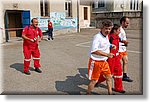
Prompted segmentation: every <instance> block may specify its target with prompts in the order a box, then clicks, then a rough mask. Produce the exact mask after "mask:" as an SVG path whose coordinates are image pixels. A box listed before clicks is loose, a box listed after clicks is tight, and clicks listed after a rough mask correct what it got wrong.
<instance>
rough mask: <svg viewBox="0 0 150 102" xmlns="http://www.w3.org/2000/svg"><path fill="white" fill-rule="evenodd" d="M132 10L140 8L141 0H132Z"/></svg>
mask: <svg viewBox="0 0 150 102" xmlns="http://www.w3.org/2000/svg"><path fill="white" fill-rule="evenodd" d="M130 10H139V1H138V0H131V1H130Z"/></svg>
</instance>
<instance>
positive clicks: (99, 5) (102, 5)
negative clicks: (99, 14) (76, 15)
mask: <svg viewBox="0 0 150 102" xmlns="http://www.w3.org/2000/svg"><path fill="white" fill-rule="evenodd" d="M100 7H105V1H104V0H99V1H98V8H100Z"/></svg>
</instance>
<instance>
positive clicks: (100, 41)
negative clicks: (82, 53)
mask: <svg viewBox="0 0 150 102" xmlns="http://www.w3.org/2000/svg"><path fill="white" fill-rule="evenodd" d="M112 26H113V23H112V22H111V21H110V20H104V21H102V23H101V25H100V32H99V33H98V34H96V35H95V36H94V38H93V42H92V46H91V51H90V58H89V63H88V76H89V80H90V83H89V85H88V89H87V95H88V94H91V91H92V90H93V89H94V86H95V84H96V83H97V81H98V80H99V76H100V75H101V74H104V75H105V77H106V83H107V86H108V94H112V82H111V81H112V77H111V72H110V68H109V65H108V62H107V59H108V58H112V57H113V54H112V53H110V43H109V39H108V34H109V33H110V31H111V29H112Z"/></svg>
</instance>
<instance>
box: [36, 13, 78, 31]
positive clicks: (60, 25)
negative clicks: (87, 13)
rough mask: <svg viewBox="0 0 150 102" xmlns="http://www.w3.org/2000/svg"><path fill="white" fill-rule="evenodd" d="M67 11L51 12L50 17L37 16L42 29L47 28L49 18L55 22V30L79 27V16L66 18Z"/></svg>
mask: <svg viewBox="0 0 150 102" xmlns="http://www.w3.org/2000/svg"><path fill="white" fill-rule="evenodd" d="M65 17H66V16H65V13H63V12H52V13H50V18H42V17H37V18H38V21H39V27H40V28H41V29H42V30H47V26H48V20H51V22H52V23H53V27H54V30H61V29H66V28H76V29H77V18H65Z"/></svg>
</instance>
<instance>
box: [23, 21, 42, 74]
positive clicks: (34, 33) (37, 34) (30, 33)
mask: <svg viewBox="0 0 150 102" xmlns="http://www.w3.org/2000/svg"><path fill="white" fill-rule="evenodd" d="M31 22H32V24H31V25H30V26H26V27H25V28H24V29H23V32H22V38H23V39H24V41H23V53H24V73H25V74H27V75H30V72H29V65H30V61H31V55H32V57H33V60H34V67H35V71H36V72H38V73H41V72H42V71H41V70H40V69H39V68H40V66H41V65H40V51H39V48H38V42H40V41H41V39H42V37H43V35H42V31H41V30H40V28H39V27H38V19H37V18H33V19H32V20H31Z"/></svg>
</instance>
